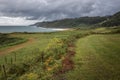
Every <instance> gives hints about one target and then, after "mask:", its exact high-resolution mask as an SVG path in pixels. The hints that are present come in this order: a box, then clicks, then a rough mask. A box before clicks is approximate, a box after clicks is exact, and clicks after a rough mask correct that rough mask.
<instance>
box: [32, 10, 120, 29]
mask: <svg viewBox="0 0 120 80" xmlns="http://www.w3.org/2000/svg"><path fill="white" fill-rule="evenodd" d="M33 25H34V26H38V27H47V28H73V27H88V26H104V27H110V26H119V25H120V12H118V13H116V14H114V15H112V16H104V17H99V16H97V17H80V18H72V19H62V20H55V21H48V22H37V23H35V24H33Z"/></svg>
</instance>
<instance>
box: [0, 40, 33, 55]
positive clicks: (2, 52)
mask: <svg viewBox="0 0 120 80" xmlns="http://www.w3.org/2000/svg"><path fill="white" fill-rule="evenodd" d="M34 41H35V39H34V38H29V40H28V41H27V42H25V43H21V44H18V45H15V46H11V47H10V48H7V49H5V50H0V55H4V54H8V53H11V52H13V51H16V50H19V49H21V48H24V47H25V46H26V45H29V44H32V43H33V42H34Z"/></svg>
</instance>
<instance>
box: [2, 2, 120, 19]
mask: <svg viewBox="0 0 120 80" xmlns="http://www.w3.org/2000/svg"><path fill="white" fill-rule="evenodd" d="M119 3H120V0H0V16H7V17H25V18H26V19H27V20H35V19H43V18H44V19H45V20H55V19H62V18H73V17H81V16H104V15H111V14H114V13H116V12H117V11H119V10H120V5H119Z"/></svg>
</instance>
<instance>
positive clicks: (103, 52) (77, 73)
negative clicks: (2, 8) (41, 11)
mask: <svg viewBox="0 0 120 80" xmlns="http://www.w3.org/2000/svg"><path fill="white" fill-rule="evenodd" d="M119 31H120V29H119V28H97V29H85V30H84V29H83V30H81V29H74V30H68V31H62V32H51V33H12V34H9V36H10V37H11V38H20V39H23V40H27V41H26V42H23V43H21V44H16V45H15V44H14V45H9V46H7V47H2V50H0V80H119V79H120V78H119V77H120V76H119V75H120V68H119V67H120V65H119V64H120V59H119V56H120V55H119V52H120V50H119V49H120V47H119V45H120V34H119ZM75 52H76V54H75V55H74V56H73V54H74V53H75ZM70 56H72V57H70ZM72 66H75V67H74V68H72Z"/></svg>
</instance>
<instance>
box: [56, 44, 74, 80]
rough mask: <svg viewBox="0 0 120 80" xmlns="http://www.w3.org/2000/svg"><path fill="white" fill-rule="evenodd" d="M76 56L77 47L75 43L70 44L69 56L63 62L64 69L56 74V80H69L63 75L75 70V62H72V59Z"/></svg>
mask: <svg viewBox="0 0 120 80" xmlns="http://www.w3.org/2000/svg"><path fill="white" fill-rule="evenodd" d="M75 54H76V52H75V45H74V44H73V43H72V44H71V43H70V44H68V48H67V54H66V56H65V59H64V60H63V61H62V69H61V70H60V71H58V72H57V73H56V74H55V76H54V78H55V79H57V80H67V78H66V76H65V75H63V74H65V73H66V72H68V71H70V70H72V69H74V62H73V60H72V57H74V55H75Z"/></svg>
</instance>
